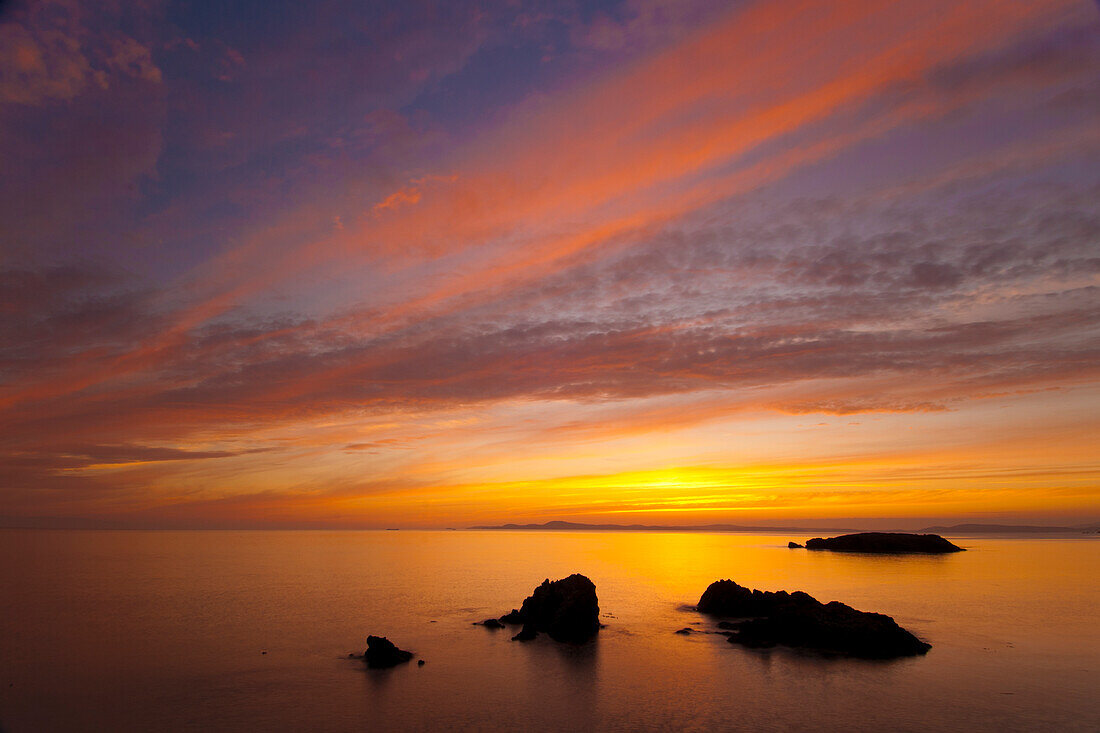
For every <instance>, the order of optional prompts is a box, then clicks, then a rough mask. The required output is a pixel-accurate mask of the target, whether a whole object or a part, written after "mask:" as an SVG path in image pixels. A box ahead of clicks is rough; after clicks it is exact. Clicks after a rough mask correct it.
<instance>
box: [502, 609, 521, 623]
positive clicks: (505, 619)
mask: <svg viewBox="0 0 1100 733" xmlns="http://www.w3.org/2000/svg"><path fill="white" fill-rule="evenodd" d="M497 621H500V622H501V623H502V624H522V623H523V614H522V613H520V612H519V609H518V608H513V609H512V610H511V611H509V612H508V613H506V614H504V615H503V616H501V617H500V618H498V619H497Z"/></svg>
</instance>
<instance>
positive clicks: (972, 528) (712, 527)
mask: <svg viewBox="0 0 1100 733" xmlns="http://www.w3.org/2000/svg"><path fill="white" fill-rule="evenodd" d="M467 529H471V530H529V531H540V530H541V531H546V530H549V531H554V530H559V531H561V530H568V531H588V532H776V533H790V534H810V533H815V532H816V533H822V534H830V533H831V534H837V533H851V532H869V531H894V532H909V533H913V534H945V533H946V534H959V533H966V534H1028V535H1034V534H1097V533H1100V525H1079V526H1042V525H1030V524H1019V525H1016V524H956V525H952V526H933V527H924V528H922V529H910V530H904V529H893V530H878V529H876V530H869V529H866V528H857V527H787V526H762V527H756V526H748V525H740V524H703V525H662V524H585V523H583V522H564V521H552V522H544V523H542V524H497V525H478V526H475V527H468V528H467Z"/></svg>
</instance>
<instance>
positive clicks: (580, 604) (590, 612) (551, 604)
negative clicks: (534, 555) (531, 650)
mask: <svg viewBox="0 0 1100 733" xmlns="http://www.w3.org/2000/svg"><path fill="white" fill-rule="evenodd" d="M599 618H600V605H599V600H598V599H597V598H596V586H595V585H593V584H592V581H591V580H589V579H588V578H586V577H584V576H583V575H580V574H577V573H574V574H573V575H570V576H569V577H568V578H562V579H561V580H554V581H551V580H550V579H549V578H548V579H546V580H544V581H542V585H540V586H539V587H538V588H535V591H534V593H532V594H531V595H529V596H528V597H527V598H526V599H525V600H524V601H523V605H522V606H520V608H519V610H518V611H517V610H516V609H512V611H511V612H510V613H507V614H505V615H504V616H501V617H500V619H498V620H499V621H500V622H501V623H509V624H515V623H522V624H523V630H521V631H520V632H519V633H518V634H516V635H515V636H513V637H512V639H513V640H514V641H528V640H530V639H534V638H535V636H537V635H538V634H539V632H546V633H547V634H549V635H550V638H551V639H554V640H555V641H567V642H574V643H579V642H583V641H586V640H587V639H589V638H591V637H592V636H593V635H594V634H595V633H596V632H598V631H599V630H600V621H599Z"/></svg>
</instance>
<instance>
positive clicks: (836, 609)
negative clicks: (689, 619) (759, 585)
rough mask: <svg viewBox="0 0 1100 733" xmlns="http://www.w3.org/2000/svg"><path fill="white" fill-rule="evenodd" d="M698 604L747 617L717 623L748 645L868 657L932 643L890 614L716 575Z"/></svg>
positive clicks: (909, 652)
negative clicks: (761, 588)
mask: <svg viewBox="0 0 1100 733" xmlns="http://www.w3.org/2000/svg"><path fill="white" fill-rule="evenodd" d="M698 609H699V611H701V612H703V613H707V614H711V615H715V616H734V617H740V618H744V619H746V620H744V621H740V622H729V621H723V622H721V623H719V624H718V627H719V628H721V629H732V630H733V631H734V633H732V634H730V637H729V641H730V643H731V644H741V645H743V646H748V647H757V648H761V647H771V646H776V645H779V644H782V645H784V646H790V647H801V648H807V649H816V650H818V651H824V652H832V653H835V654H845V655H848V656H853V657H863V658H867V659H890V658H893V657H905V656H913V655H916V654H924V653H925V652H927V651H928V650H929V649H931V648H932V646H931V645H930V644H926V643H925V642H923V641H921V640H920V639H918V638H917V637H915V636H913V634H911V633H910V632H908V631H906V630H905V629H903V628H901V627H900V626H898V625H897V623H895V621H894V619H892V618H890V617H889V616H886V615H884V614H881V613H868V612H866V611H857V610H856V609H854V608H852V607H851V606H847V605H845V604H843V603H840V602H839V601H832V602H830V603H821V602H820V601H818V600H817V599H816V598H814V597H813V596H811V595H809V594H807V593H803V592H802V591H795V592H794V593H787V592H786V591H777V592H771V591H759V590H749V589H748V588H745V587H742V586H740V585H738V584H737V583H735V582H733V581H732V580H719V581H716V582H714V583H711V584H710V586H709V587H708V588H707V589H706V591H705V592H704V593H703V596H702V597H701V598H700V599H699V605H698Z"/></svg>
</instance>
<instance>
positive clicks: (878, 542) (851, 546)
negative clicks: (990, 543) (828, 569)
mask: <svg viewBox="0 0 1100 733" xmlns="http://www.w3.org/2000/svg"><path fill="white" fill-rule="evenodd" d="M795 544H797V543H795ZM788 546H789V545H788ZM806 549H807V550H834V551H837V552H872V553H880V554H902V553H921V554H926V555H938V554H946V553H949V552H964V550H963V548H961V547H959V546H958V545H955V544H953V543H951V542H949V541H948V540H945V539H944V538H943V537H940V536H939V535H938V534H910V533H908V532H860V533H858V534H845V535H840V536H839V537H828V538H824V539H823V538H821V537H814V538H813V539H812V540H806Z"/></svg>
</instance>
